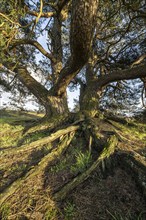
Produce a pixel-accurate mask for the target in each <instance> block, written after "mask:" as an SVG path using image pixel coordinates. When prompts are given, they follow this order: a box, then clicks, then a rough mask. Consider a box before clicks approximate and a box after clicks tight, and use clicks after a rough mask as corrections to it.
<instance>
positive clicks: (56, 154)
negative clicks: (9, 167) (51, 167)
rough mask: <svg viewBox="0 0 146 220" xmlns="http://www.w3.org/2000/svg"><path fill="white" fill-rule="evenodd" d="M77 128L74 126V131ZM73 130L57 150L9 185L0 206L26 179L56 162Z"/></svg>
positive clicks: (73, 131)
mask: <svg viewBox="0 0 146 220" xmlns="http://www.w3.org/2000/svg"><path fill="white" fill-rule="evenodd" d="M74 127H75V126H74ZM77 128H78V127H77V126H76V129H77ZM76 129H75V128H74V129H71V131H70V135H69V136H68V135H67V134H66V133H68V132H66V133H65V134H66V135H65V137H64V138H62V140H61V143H60V144H59V146H58V148H57V149H54V150H53V151H52V152H51V153H50V154H48V155H46V156H45V157H44V158H43V159H42V160H41V161H40V162H39V164H38V165H37V166H35V167H34V168H32V169H31V170H30V171H29V172H28V173H27V174H26V175H25V176H24V177H23V178H21V179H18V180H16V181H15V182H14V183H13V184H11V185H10V186H9V187H8V188H7V189H6V190H5V191H4V192H3V193H2V194H1V195H0V205H2V204H3V203H4V202H5V201H6V200H7V199H9V198H10V197H11V196H12V195H13V194H14V193H15V192H16V191H17V190H18V189H19V187H20V186H21V185H22V184H25V181H26V179H27V178H32V177H33V176H35V175H37V174H39V173H40V172H41V171H42V170H44V169H45V167H46V166H48V164H49V163H51V162H52V161H54V160H56V159H57V158H59V157H60V155H61V154H62V153H63V152H64V151H65V150H66V149H67V148H68V146H69V144H70V143H71V141H72V139H73V137H74V134H75V130H76Z"/></svg>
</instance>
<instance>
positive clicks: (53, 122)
mask: <svg viewBox="0 0 146 220" xmlns="http://www.w3.org/2000/svg"><path fill="white" fill-rule="evenodd" d="M69 120H70V115H68V114H66V115H61V116H59V117H57V116H56V117H52V118H47V117H43V118H41V119H39V120H36V121H35V122H34V123H30V124H28V125H26V126H25V128H24V130H23V134H25V133H26V132H28V133H30V132H32V131H40V130H44V129H47V130H48V131H53V130H55V129H56V128H57V129H58V128H59V127H60V126H61V125H64V124H66V123H67V122H68V121H69Z"/></svg>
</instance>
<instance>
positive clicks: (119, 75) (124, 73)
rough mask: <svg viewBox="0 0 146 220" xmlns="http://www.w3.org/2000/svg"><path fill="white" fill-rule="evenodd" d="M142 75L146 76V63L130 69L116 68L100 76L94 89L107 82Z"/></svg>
mask: <svg viewBox="0 0 146 220" xmlns="http://www.w3.org/2000/svg"><path fill="white" fill-rule="evenodd" d="M142 77H146V63H144V64H142V65H139V66H136V67H134V68H131V69H125V70H116V71H114V72H113V73H110V74H108V75H105V76H102V77H100V78H99V79H98V80H97V83H96V85H95V89H97V90H98V89H99V88H102V87H103V86H105V85H107V84H108V83H111V82H115V81H118V80H128V79H137V78H142Z"/></svg>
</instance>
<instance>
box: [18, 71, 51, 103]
mask: <svg viewBox="0 0 146 220" xmlns="http://www.w3.org/2000/svg"><path fill="white" fill-rule="evenodd" d="M16 71H17V73H18V78H19V80H20V81H21V82H22V83H23V84H24V85H25V86H26V87H27V88H28V89H29V91H30V92H31V93H32V94H33V95H34V96H36V97H37V98H38V100H39V101H40V103H41V104H43V105H46V100H47V95H48V90H47V89H46V88H45V87H44V86H42V85H41V84H40V83H39V82H38V81H36V80H35V79H34V78H33V77H32V76H31V75H30V74H29V73H28V71H27V69H26V68H24V67H22V68H19V69H17V70H16Z"/></svg>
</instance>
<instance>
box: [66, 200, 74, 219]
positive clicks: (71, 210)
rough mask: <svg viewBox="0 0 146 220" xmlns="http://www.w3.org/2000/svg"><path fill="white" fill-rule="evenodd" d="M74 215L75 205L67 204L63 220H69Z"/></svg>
mask: <svg viewBox="0 0 146 220" xmlns="http://www.w3.org/2000/svg"><path fill="white" fill-rule="evenodd" d="M74 213H75V204H73V203H71V202H67V203H66V205H65V207H64V216H65V220H70V219H72V218H73V216H74Z"/></svg>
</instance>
